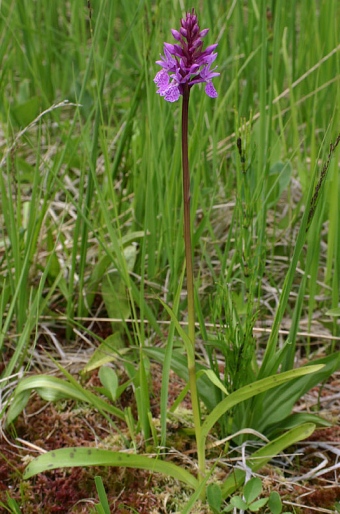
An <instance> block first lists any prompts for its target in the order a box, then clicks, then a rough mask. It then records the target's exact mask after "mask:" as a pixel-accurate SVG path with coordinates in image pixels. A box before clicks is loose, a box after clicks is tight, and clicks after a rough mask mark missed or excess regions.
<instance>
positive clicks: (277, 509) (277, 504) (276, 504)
mask: <svg viewBox="0 0 340 514" xmlns="http://www.w3.org/2000/svg"><path fill="white" fill-rule="evenodd" d="M268 507H269V509H270V512H271V513H272V514H281V511H282V502H281V498H280V495H279V493H278V492H277V491H272V492H271V493H270V495H269V500H268Z"/></svg>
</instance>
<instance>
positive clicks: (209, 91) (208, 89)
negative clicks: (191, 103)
mask: <svg viewBox="0 0 340 514" xmlns="http://www.w3.org/2000/svg"><path fill="white" fill-rule="evenodd" d="M205 92H206V94H207V95H208V96H210V98H217V96H218V94H217V91H216V89H215V88H214V85H213V83H212V82H208V84H207V85H206V86H205Z"/></svg>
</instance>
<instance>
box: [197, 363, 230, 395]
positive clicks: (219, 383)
mask: <svg viewBox="0 0 340 514" xmlns="http://www.w3.org/2000/svg"><path fill="white" fill-rule="evenodd" d="M202 373H204V374H205V375H206V376H207V377H208V378H209V380H210V382H212V383H213V384H214V385H215V386H216V387H218V388H219V389H221V391H222V392H223V393H224V394H225V395H226V396H228V394H229V393H228V391H227V389H226V387H225V386H224V384H223V383H222V381H221V380H220V379H219V378H218V376H217V375H216V373H215V372H214V371H213V370H212V369H204V370H202Z"/></svg>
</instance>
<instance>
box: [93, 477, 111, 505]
mask: <svg viewBox="0 0 340 514" xmlns="http://www.w3.org/2000/svg"><path fill="white" fill-rule="evenodd" d="M94 482H95V484H96V489H97V493H98V497H99V501H100V505H96V508H97V511H98V512H100V514H110V505H109V502H108V499H107V496H106V492H105V488H104V484H103V480H102V478H101V477H94ZM98 507H100V509H99V508H98Z"/></svg>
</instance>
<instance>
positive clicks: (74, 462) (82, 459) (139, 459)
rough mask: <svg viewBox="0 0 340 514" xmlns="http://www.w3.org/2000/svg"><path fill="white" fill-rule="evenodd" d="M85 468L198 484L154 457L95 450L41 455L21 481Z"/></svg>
mask: <svg viewBox="0 0 340 514" xmlns="http://www.w3.org/2000/svg"><path fill="white" fill-rule="evenodd" d="M78 466H80V467H89V466H112V467H126V468H135V469H146V470H149V471H151V472H157V473H162V474H163V475H168V476H171V477H173V478H175V479H177V480H179V481H181V482H183V483H185V484H187V485H188V486H190V487H192V488H193V489H196V488H197V486H198V481H197V480H196V478H195V477H194V476H193V475H191V474H190V473H189V472H188V471H186V470H185V469H183V468H181V467H180V466H176V465H175V464H173V463H172V462H166V461H163V460H160V459H157V458H150V457H147V456H145V455H135V454H131V453H123V452H113V451H111V450H101V449H99V448H83V447H79V448H61V449H59V450H54V451H52V452H47V453H43V454H42V455H39V457H37V458H36V459H34V460H33V461H32V462H30V463H29V465H28V466H27V468H26V469H25V472H24V475H23V478H24V479H28V478H31V477H32V476H34V475H37V474H38V473H43V472H44V471H50V470H52V469H58V468H70V467H72V468H73V467H78Z"/></svg>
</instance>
